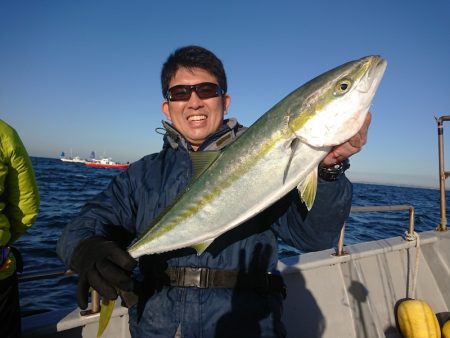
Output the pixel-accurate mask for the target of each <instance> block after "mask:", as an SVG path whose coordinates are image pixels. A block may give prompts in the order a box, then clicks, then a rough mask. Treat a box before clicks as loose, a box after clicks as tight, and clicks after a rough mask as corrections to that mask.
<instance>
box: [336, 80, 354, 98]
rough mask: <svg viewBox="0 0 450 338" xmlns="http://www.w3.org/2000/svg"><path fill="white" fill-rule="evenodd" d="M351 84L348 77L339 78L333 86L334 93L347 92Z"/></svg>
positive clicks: (341, 93)
mask: <svg viewBox="0 0 450 338" xmlns="http://www.w3.org/2000/svg"><path fill="white" fill-rule="evenodd" d="M351 86H352V82H351V81H350V80H349V79H341V80H339V81H338V82H337V83H336V86H335V87H334V92H333V94H334V95H343V94H345V93H347V92H348V91H349V90H350V88H351Z"/></svg>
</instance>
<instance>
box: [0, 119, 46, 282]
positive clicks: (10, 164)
mask: <svg viewBox="0 0 450 338" xmlns="http://www.w3.org/2000/svg"><path fill="white" fill-rule="evenodd" d="M38 210H39V191H38V187H37V184H36V178H35V176H34V171H33V167H32V165H31V160H30V158H29V157H28V154H27V151H26V149H25V146H24V145H23V143H22V141H21V139H20V137H19V135H18V134H17V132H16V131H15V130H14V129H13V128H12V127H11V126H9V125H8V124H6V123H5V122H4V121H2V120H0V247H8V246H10V245H12V244H13V243H14V242H15V241H16V240H17V238H19V237H20V236H21V235H23V234H24V233H25V232H26V231H27V229H28V228H29V227H31V225H32V224H33V223H34V221H35V220H36V217H37V214H38ZM0 264H1V262H0ZM14 270H15V260H14V257H13V256H12V255H11V253H9V255H8V259H7V260H6V261H5V262H3V264H2V266H1V267H0V280H2V279H5V278H6V277H8V276H10V275H12V274H13V272H14Z"/></svg>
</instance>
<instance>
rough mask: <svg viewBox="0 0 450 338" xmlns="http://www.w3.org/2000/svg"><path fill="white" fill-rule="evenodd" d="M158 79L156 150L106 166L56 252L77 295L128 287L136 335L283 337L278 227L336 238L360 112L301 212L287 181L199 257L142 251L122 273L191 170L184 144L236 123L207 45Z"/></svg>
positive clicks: (227, 138) (210, 142) (225, 137)
mask: <svg viewBox="0 0 450 338" xmlns="http://www.w3.org/2000/svg"><path fill="white" fill-rule="evenodd" d="M161 83H162V94H163V97H164V99H165V100H164V101H163V103H162V111H163V113H164V115H165V116H166V117H167V118H168V119H169V120H170V121H171V122H172V123H171V124H170V123H167V122H164V123H163V124H164V128H165V130H166V134H165V136H164V145H163V149H162V150H161V152H159V153H157V154H152V155H148V156H146V157H144V158H142V159H141V160H139V161H137V162H135V163H133V164H132V165H131V166H130V168H129V169H128V170H127V171H126V172H124V173H122V174H121V175H118V176H117V177H115V178H114V180H113V181H112V182H111V184H110V185H109V187H108V188H107V189H106V191H104V192H102V193H100V194H99V195H98V196H97V197H96V198H94V199H93V200H92V201H90V202H89V203H88V204H87V205H86V206H85V207H84V209H83V210H82V211H81V214H80V215H79V216H78V217H77V218H76V219H75V220H73V221H72V222H71V223H69V224H68V225H67V227H66V229H65V230H64V233H63V234H62V236H61V238H60V240H59V242H58V247H57V250H58V254H59V256H60V257H61V258H62V259H63V260H64V262H65V263H66V264H67V265H68V266H69V267H71V268H72V269H73V270H75V271H76V272H77V273H78V274H79V277H80V279H79V284H78V289H77V297H78V303H79V305H80V307H82V308H85V307H86V306H87V297H88V289H89V285H91V286H92V287H93V288H95V289H96V290H97V291H98V292H99V293H100V294H101V295H102V296H104V297H105V298H108V299H114V298H116V297H117V293H116V289H115V287H117V288H119V289H121V290H124V291H134V292H135V293H136V294H137V295H138V301H137V303H136V304H129V305H131V306H130V308H129V314H130V331H131V334H132V336H134V337H175V336H179V337H237V336H239V337H284V336H285V334H286V332H285V329H284V327H283V325H282V323H281V307H282V300H283V296H284V287H283V282H282V279H281V277H280V276H279V274H278V273H277V271H276V264H277V260H278V247H277V237H280V238H281V239H283V240H284V241H285V242H287V243H288V244H290V245H293V246H295V247H298V248H302V249H304V250H319V249H325V248H329V247H331V246H332V245H333V244H334V243H335V241H336V239H337V237H338V234H339V231H340V229H341V227H342V224H343V223H344V221H345V219H346V218H347V216H348V213H349V211H350V206H351V195H352V186H351V183H350V182H349V181H348V180H347V179H346V178H345V175H344V174H343V171H344V167H345V165H344V164H343V165H341V162H342V161H344V160H345V159H347V158H348V157H349V156H351V155H352V154H354V153H356V152H358V151H359V150H360V149H361V147H362V145H363V144H364V143H365V142H366V137H367V129H368V125H369V123H370V115H369V118H368V119H367V121H366V123H365V125H364V127H363V128H362V129H361V131H360V132H359V133H358V135H355V137H353V138H352V139H351V140H349V141H348V142H346V143H344V144H343V145H341V146H338V147H336V148H335V149H334V150H333V152H331V153H330V154H329V155H328V156H327V157H326V158H325V159H324V160H323V162H322V164H321V166H322V168H321V170H320V172H321V175H322V177H324V178H325V179H320V182H319V185H318V191H317V196H316V200H315V203H314V206H313V208H312V209H311V211H310V212H307V209H306V208H305V207H304V205H302V204H301V202H300V200H299V197H298V194H297V193H296V192H292V193H291V194H288V195H287V196H286V197H285V198H283V199H281V200H280V201H279V202H277V203H276V204H275V205H274V206H272V207H270V208H268V209H267V210H265V211H264V212H262V213H261V214H259V215H257V216H256V217H254V218H253V219H251V220H249V221H247V222H246V223H244V224H242V225H241V226H239V227H237V228H235V229H233V230H231V231H229V232H227V233H225V234H223V235H222V236H220V237H219V238H217V239H216V240H215V241H214V242H213V243H212V244H211V245H210V246H209V247H208V248H207V250H206V251H205V252H204V253H203V254H201V255H200V256H197V254H196V252H195V250H193V249H191V248H186V249H181V250H175V251H171V252H168V253H164V254H159V255H151V256H143V257H141V258H140V259H139V273H138V275H137V276H136V277H135V278H134V279H132V278H131V277H130V275H131V271H132V270H133V269H134V267H135V264H136V263H135V261H134V260H133V259H131V257H130V256H129V255H128V254H127V253H126V252H125V250H126V247H127V245H129V244H130V242H131V241H132V240H133V239H134V238H136V237H138V236H139V235H140V234H142V233H143V232H144V231H145V230H146V228H147V226H148V225H149V224H150V223H151V221H152V220H153V219H154V218H156V217H157V216H158V214H160V213H161V211H162V210H163V209H164V208H165V207H166V206H167V205H168V204H170V203H171V202H172V201H173V200H174V199H175V197H176V196H177V194H178V193H180V192H181V191H182V190H183V189H184V188H185V187H186V186H187V184H188V183H189V181H190V180H191V179H192V175H193V173H192V171H193V165H192V160H191V157H190V152H195V151H204V150H217V149H221V148H223V147H224V146H225V145H226V144H229V142H233V140H234V139H235V138H237V137H239V135H240V134H241V133H242V132H244V130H245V128H243V127H242V126H241V125H240V124H239V123H237V121H236V120H234V119H225V120H224V115H225V114H226V113H227V109H228V107H229V104H230V96H229V95H228V94H227V80H226V75H225V71H224V68H223V65H222V62H221V61H220V60H219V59H218V58H217V57H216V56H215V55H214V54H213V53H211V52H210V51H208V50H206V49H204V48H201V47H198V46H187V47H184V48H180V49H178V50H176V51H175V52H174V53H173V54H172V55H170V56H169V58H168V59H167V61H166V62H165V64H164V66H163V69H162V73H161ZM336 163H337V166H336V167H335V165H336ZM329 166H332V167H330V168H329ZM206 276H207V277H206ZM124 298H126V297H124ZM125 300H126V299H125Z"/></svg>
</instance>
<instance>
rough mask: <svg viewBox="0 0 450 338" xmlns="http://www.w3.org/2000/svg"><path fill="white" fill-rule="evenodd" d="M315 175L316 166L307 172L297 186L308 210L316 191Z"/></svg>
mask: <svg viewBox="0 0 450 338" xmlns="http://www.w3.org/2000/svg"><path fill="white" fill-rule="evenodd" d="M317 175H318V168H316V169H314V170H313V171H311V172H310V173H309V175H308V176H307V177H306V178H305V180H304V181H302V182H300V184H299V185H298V186H297V189H298V193H299V195H300V198H301V200H302V201H303V202H304V203H305V205H306V207H307V208H308V211H309V210H311V208H312V206H313V204H314V200H315V198H316V192H317Z"/></svg>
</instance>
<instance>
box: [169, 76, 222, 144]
mask: <svg viewBox="0 0 450 338" xmlns="http://www.w3.org/2000/svg"><path fill="white" fill-rule="evenodd" d="M202 82H212V83H216V84H218V81H217V79H216V77H215V76H214V75H212V74H210V73H209V72H207V71H206V70H204V69H201V68H193V69H187V68H180V69H178V70H177V72H176V73H175V76H174V77H173V78H172V80H171V81H170V84H169V88H171V87H173V86H176V85H195V84H199V83H202ZM229 104H230V97H229V96H228V95H220V96H218V97H212V98H209V99H201V98H200V97H198V95H197V93H196V92H195V91H194V90H193V91H192V93H191V97H190V98H189V100H187V101H164V102H163V103H162V111H163V113H164V115H166V116H167V118H168V119H169V120H170V121H172V123H173V126H174V127H175V128H176V129H177V130H178V131H179V132H180V133H181V134H182V135H183V136H184V137H185V138H186V140H187V141H189V142H190V143H191V145H192V147H193V148H194V150H197V148H198V146H199V145H200V144H202V143H203V142H204V141H205V140H206V138H207V137H208V136H209V135H211V134H213V133H214V132H216V131H217V130H218V129H219V127H220V126H221V125H222V121H223V116H224V112H225V111H226V110H227V108H228V105H229Z"/></svg>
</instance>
